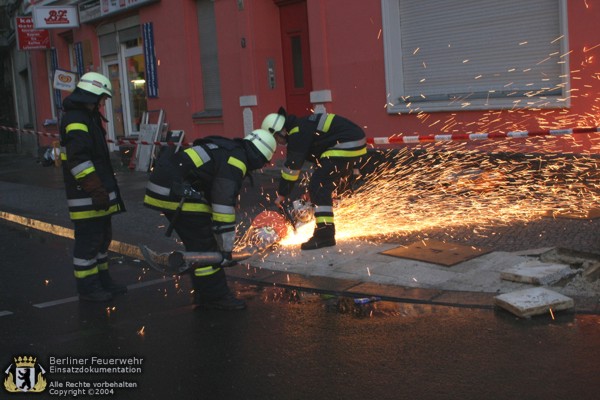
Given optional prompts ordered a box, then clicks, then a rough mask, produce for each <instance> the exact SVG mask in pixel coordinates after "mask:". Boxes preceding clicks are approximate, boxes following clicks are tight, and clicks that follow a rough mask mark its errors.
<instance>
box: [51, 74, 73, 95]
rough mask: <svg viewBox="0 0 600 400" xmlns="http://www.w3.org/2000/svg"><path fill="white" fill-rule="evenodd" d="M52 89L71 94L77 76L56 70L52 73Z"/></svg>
mask: <svg viewBox="0 0 600 400" xmlns="http://www.w3.org/2000/svg"><path fill="white" fill-rule="evenodd" d="M53 86H54V89H58V90H67V91H69V92H72V91H73V90H75V87H76V86H77V74H75V73H74V72H71V71H65V70H62V69H57V70H56V71H54V83H53Z"/></svg>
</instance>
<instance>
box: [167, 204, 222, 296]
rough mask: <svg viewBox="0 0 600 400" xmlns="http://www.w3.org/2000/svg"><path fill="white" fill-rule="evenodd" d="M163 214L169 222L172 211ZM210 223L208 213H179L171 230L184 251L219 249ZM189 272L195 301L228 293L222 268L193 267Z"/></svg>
mask: <svg viewBox="0 0 600 400" xmlns="http://www.w3.org/2000/svg"><path fill="white" fill-rule="evenodd" d="M164 214H165V216H166V217H167V219H168V220H169V222H171V221H172V219H173V213H171V212H165V213H164ZM211 223H212V221H211V217H210V215H208V214H206V215H204V214H199V215H186V214H180V215H179V217H178V218H177V220H176V221H175V224H174V225H173V230H174V231H175V232H177V235H178V236H179V238H180V239H181V241H182V242H183V245H184V246H185V250H186V251H194V252H195V251H198V252H202V251H219V247H218V245H217V241H216V239H215V237H214V235H213V232H212V229H211ZM191 274H192V284H193V286H194V292H195V293H194V297H195V299H196V301H202V300H214V299H218V298H221V297H223V296H225V295H227V294H228V293H229V286H228V285H227V277H226V275H225V271H223V268H220V267H218V266H215V267H214V268H213V266H203V267H199V268H196V269H194V270H193V271H191Z"/></svg>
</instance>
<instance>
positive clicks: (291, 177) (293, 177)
mask: <svg viewBox="0 0 600 400" xmlns="http://www.w3.org/2000/svg"><path fill="white" fill-rule="evenodd" d="M281 177H282V178H283V179H285V180H286V181H291V182H296V181H297V180H298V178H300V174H288V173H287V172H285V171H281Z"/></svg>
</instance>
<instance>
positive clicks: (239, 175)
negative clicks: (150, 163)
mask: <svg viewBox="0 0 600 400" xmlns="http://www.w3.org/2000/svg"><path fill="white" fill-rule="evenodd" d="M195 143H198V142H195ZM249 169H250V168H249V160H248V155H247V153H246V151H245V149H244V146H243V144H242V141H241V140H240V141H238V140H232V139H227V138H222V137H217V136H210V137H207V138H204V139H203V140H202V143H201V144H197V145H195V146H193V147H190V148H187V149H185V150H183V151H179V152H177V153H175V154H174V155H172V156H171V157H168V158H167V157H165V158H160V159H159V160H158V162H157V163H156V166H155V167H154V170H153V172H152V174H151V175H150V179H149V181H148V184H147V186H146V195H145V197H144V205H145V206H147V207H150V208H153V209H156V210H160V211H163V212H165V211H166V212H175V210H176V209H177V207H178V206H179V203H180V200H181V198H182V193H181V192H180V190H179V189H178V188H180V187H181V185H182V184H189V185H191V186H192V187H193V189H194V190H195V191H196V192H197V193H200V194H201V196H186V198H185V200H184V203H183V205H182V208H181V215H180V216H179V218H185V215H186V214H187V215H189V214H202V213H206V214H210V215H211V217H212V229H213V232H214V234H215V236H216V238H217V243H218V245H219V248H220V250H222V251H232V250H233V245H234V240H235V222H236V213H235V207H236V205H237V199H238V196H239V193H240V190H241V187H242V182H243V180H244V177H245V176H246V173H247V171H248V170H249Z"/></svg>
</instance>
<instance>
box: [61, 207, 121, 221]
mask: <svg viewBox="0 0 600 400" xmlns="http://www.w3.org/2000/svg"><path fill="white" fill-rule="evenodd" d="M119 210H120V206H119V205H118V204H115V205H114V206H110V208H109V209H108V210H99V211H98V210H91V211H71V212H69V215H70V217H71V219H89V218H97V217H105V216H107V215H110V214H114V213H116V212H117V211H119Z"/></svg>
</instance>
